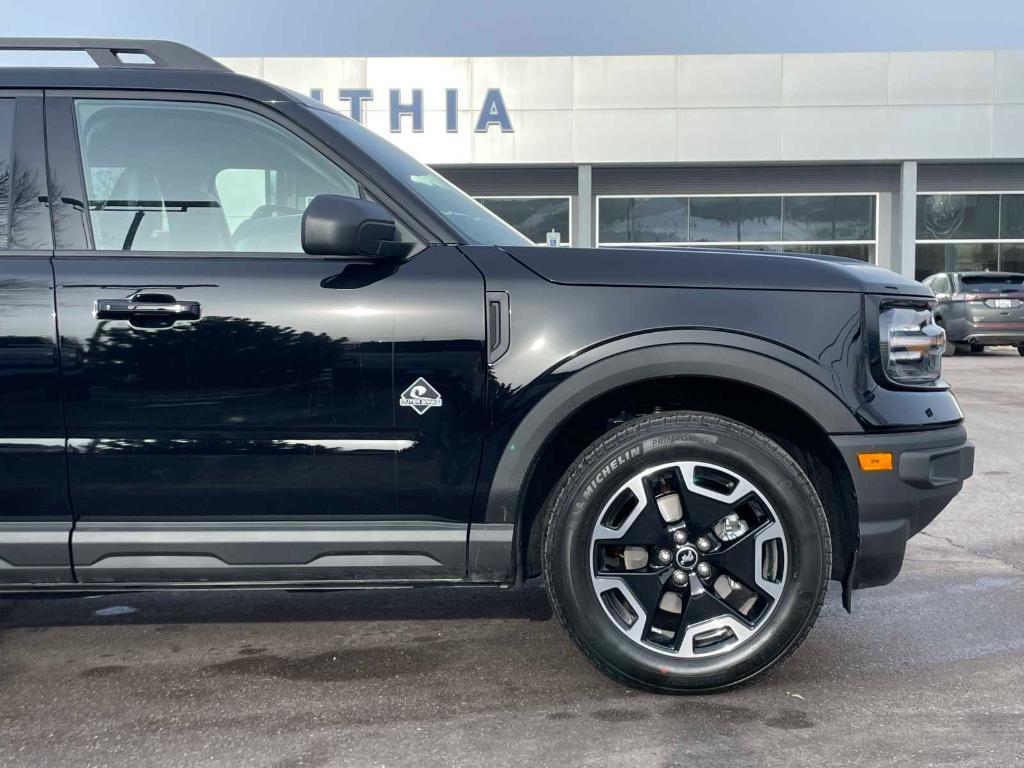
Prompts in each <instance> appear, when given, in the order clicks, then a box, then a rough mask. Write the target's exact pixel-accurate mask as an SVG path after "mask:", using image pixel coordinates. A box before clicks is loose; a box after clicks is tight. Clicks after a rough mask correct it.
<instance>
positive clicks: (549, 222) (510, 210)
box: [476, 197, 572, 245]
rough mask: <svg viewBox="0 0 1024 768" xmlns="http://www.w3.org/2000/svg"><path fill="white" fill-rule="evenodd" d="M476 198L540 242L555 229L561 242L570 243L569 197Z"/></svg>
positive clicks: (507, 222)
mask: <svg viewBox="0 0 1024 768" xmlns="http://www.w3.org/2000/svg"><path fill="white" fill-rule="evenodd" d="M476 200H477V201H478V202H479V203H480V204H481V205H483V206H484V207H485V208H487V209H488V210H489V211H490V212H491V213H493V214H494V215H495V216H497V217H498V218H500V219H502V220H504V221H505V223H506V224H509V225H511V226H512V227H514V228H515V229H517V230H519V232H520V233H522V234H523V235H526V237H528V238H530V239H531V240H532V241H533V242H535V243H537V244H539V245H544V244H546V243H547V237H548V233H549V232H551V231H552V230H554V231H555V232H558V234H559V237H560V238H561V244H562V245H572V198H570V197H477V198H476Z"/></svg>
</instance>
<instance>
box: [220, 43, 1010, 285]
mask: <svg viewBox="0 0 1024 768" xmlns="http://www.w3.org/2000/svg"><path fill="white" fill-rule="evenodd" d="M222 61H223V62H224V63H225V64H227V65H228V66H230V67H231V68H232V69H235V70H236V71H239V72H242V73H245V74H250V75H253V76H256V77H261V78H264V79H266V80H269V81H271V82H274V83H277V84H280V85H283V86H287V87H288V88H291V89H293V90H296V91H299V92H301V93H304V94H308V95H310V96H312V97H313V98H315V99H318V100H321V101H323V102H324V103H325V104H327V105H328V106H330V107H332V108H335V109H337V110H339V111H340V112H342V113H343V114H346V115H350V116H352V117H354V118H355V119H358V120H359V121H360V122H362V123H363V124H364V125H366V126H367V127H368V128H370V129H372V130H374V131H376V132H378V133H380V134H382V135H384V136H386V137H387V138H389V139H390V140H391V141H393V142H395V143H396V144H398V145H399V146H401V147H402V148H404V149H406V150H407V151H409V152H410V153H411V154H413V155H415V156H416V157H417V158H419V159H420V160H422V161H424V162H426V163H428V164H430V165H431V166H433V167H434V168H436V169H437V170H438V171H440V172H441V173H443V174H444V175H445V176H447V177H448V178H449V179H451V180H452V181H453V182H454V183H456V184H458V185H459V186H460V187H462V188H463V189H465V190H466V191H467V192H468V193H469V194H471V195H473V196H474V197H476V198H478V199H479V200H480V201H481V202H482V203H483V204H484V205H486V206H487V207H489V208H491V209H492V210H493V211H495V212H496V213H497V214H498V215H500V216H501V217H502V218H504V219H506V220H507V221H508V222H509V223H511V224H512V225H513V226H515V227H517V228H518V229H520V231H522V232H524V233H525V234H527V235H528V236H529V237H530V238H531V239H533V240H534V241H536V242H538V243H550V244H554V243H559V244H561V245H570V244H571V245H574V246H641V245H642V246H672V247H680V246H692V245H698V244H699V245H702V246H720V247H736V246H739V247H744V248H758V249H767V250H780V249H784V250H789V251H800V252H816V253H835V254H839V255H844V256H850V257H853V258H858V259H863V260H866V261H870V262H872V263H877V264H879V265H881V266H885V267H889V268H891V269H894V270H896V271H898V272H902V273H904V274H906V275H911V276H916V277H917V278H922V277H924V276H926V275H928V274H931V273H933V272H938V271H942V270H944V269H968V268H969V269H993V270H995V269H1012V270H1024V50H1021V51H1016V50H1012V51H1011V50H997V51H993V50H985V51H956V52H928V53H917V52H915V53H909V52H888V53H823V54H753V55H679V56H596V57H595V56H582V57H581V56H566V57H510V58H492V57H458V58H276V57H275V58H270V57H263V58H231V59H222ZM552 258H557V255H556V254H554V253H553V254H552Z"/></svg>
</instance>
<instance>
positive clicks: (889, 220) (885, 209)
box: [875, 192, 897, 269]
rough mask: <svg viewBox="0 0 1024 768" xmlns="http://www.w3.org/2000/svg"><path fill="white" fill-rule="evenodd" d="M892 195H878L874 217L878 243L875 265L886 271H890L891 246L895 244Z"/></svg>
mask: <svg viewBox="0 0 1024 768" xmlns="http://www.w3.org/2000/svg"><path fill="white" fill-rule="evenodd" d="M892 198H893V194H892V192H879V193H878V210H877V211H876V212H875V215H876V216H877V217H878V242H876V243H875V264H877V265H878V266H880V267H885V268H886V269H892V268H893V267H892V265H893V258H892V253H893V246H894V245H895V243H896V240H897V238H896V236H895V235H894V234H893V202H892Z"/></svg>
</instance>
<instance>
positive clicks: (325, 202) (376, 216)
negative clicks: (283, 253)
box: [302, 195, 409, 258]
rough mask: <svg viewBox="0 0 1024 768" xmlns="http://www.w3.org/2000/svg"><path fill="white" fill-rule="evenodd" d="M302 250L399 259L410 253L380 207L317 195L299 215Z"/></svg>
mask: <svg viewBox="0 0 1024 768" xmlns="http://www.w3.org/2000/svg"><path fill="white" fill-rule="evenodd" d="M302 250H303V251H305V252H306V253H308V254H309V255H310V256H367V257H371V258H401V257H402V256H405V255H406V254H407V253H408V252H409V247H408V244H407V243H402V242H400V241H399V240H398V227H397V226H396V225H395V220H394V219H393V218H391V214H389V213H388V212H387V210H385V209H384V207H383V206H381V205H378V204H377V203H374V202H371V201H369V200H360V199H359V198H355V197H342V196H341V195H317V196H316V197H314V198H313V199H312V200H311V201H310V203H309V205H308V206H306V211H305V213H303V214H302Z"/></svg>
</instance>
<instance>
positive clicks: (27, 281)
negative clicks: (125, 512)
mask: <svg viewBox="0 0 1024 768" xmlns="http://www.w3.org/2000/svg"><path fill="white" fill-rule="evenodd" d="M42 125H43V98H42V93H34V94H33V93H26V92H25V91H21V92H20V93H19V94H18V95H17V96H14V95H6V94H4V93H3V92H2V91H0V584H7V585H9V584H34V583H52V582H67V581H70V580H71V568H70V562H69V558H68V535H69V532H70V530H71V509H70V507H69V504H68V496H67V470H66V464H65V457H64V425H63V420H62V416H61V407H60V388H59V381H60V380H59V371H58V368H59V366H60V359H59V356H58V351H57V336H56V331H57V328H56V323H55V319H54V315H53V272H52V270H51V267H50V256H51V255H52V243H51V238H50V222H49V212H48V211H47V208H46V173H45V164H44V155H43V142H42ZM67 353H68V355H69V359H68V361H67V367H68V368H69V369H72V368H73V366H74V359H75V351H74V349H73V348H72V347H69V348H68V349H67Z"/></svg>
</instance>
